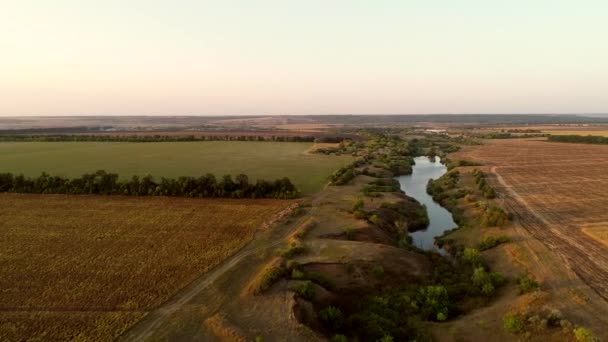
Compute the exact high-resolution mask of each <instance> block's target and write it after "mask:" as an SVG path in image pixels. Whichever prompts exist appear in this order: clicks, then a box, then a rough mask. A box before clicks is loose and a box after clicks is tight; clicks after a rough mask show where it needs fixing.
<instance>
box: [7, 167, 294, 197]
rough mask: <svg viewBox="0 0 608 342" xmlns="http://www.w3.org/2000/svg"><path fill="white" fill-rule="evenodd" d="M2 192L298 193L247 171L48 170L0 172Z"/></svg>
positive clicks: (281, 181) (282, 182)
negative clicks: (67, 173) (124, 175)
mask: <svg viewBox="0 0 608 342" xmlns="http://www.w3.org/2000/svg"><path fill="white" fill-rule="evenodd" d="M0 192H16V193H43V194H97V195H127V196H179V197H224V198H277V199H286V198H295V197H297V196H298V194H299V193H298V191H297V189H296V187H295V186H294V185H293V183H292V182H291V181H290V180H289V178H287V177H283V178H280V179H276V180H274V181H266V180H257V181H256V182H255V183H252V182H249V178H248V177H247V175H244V174H239V175H237V176H236V177H235V178H234V180H233V179H232V176H230V175H225V176H223V177H222V178H221V179H216V177H215V176H214V175H213V174H206V175H204V176H200V177H186V176H182V177H179V178H177V179H168V178H164V177H163V178H161V179H160V181H156V180H155V179H154V178H153V177H152V176H150V175H147V176H144V177H141V178H140V177H139V176H133V177H132V178H131V179H128V180H123V179H120V177H119V175H118V174H116V173H109V172H106V171H104V170H99V171H97V172H95V173H87V174H84V175H82V176H81V177H79V178H73V179H69V178H65V177H61V176H52V175H49V174H47V173H45V172H43V173H42V174H41V175H40V176H38V177H36V178H29V177H25V176H24V175H22V174H20V175H13V174H12V173H0Z"/></svg>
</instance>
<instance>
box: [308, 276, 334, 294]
mask: <svg viewBox="0 0 608 342" xmlns="http://www.w3.org/2000/svg"><path fill="white" fill-rule="evenodd" d="M304 278H305V279H308V280H311V281H312V282H313V283H315V284H319V285H321V286H323V287H324V288H326V289H328V290H331V289H333V288H334V284H333V283H332V282H331V280H329V279H327V278H326V277H324V276H323V275H322V274H321V273H318V272H307V273H305V274H304Z"/></svg>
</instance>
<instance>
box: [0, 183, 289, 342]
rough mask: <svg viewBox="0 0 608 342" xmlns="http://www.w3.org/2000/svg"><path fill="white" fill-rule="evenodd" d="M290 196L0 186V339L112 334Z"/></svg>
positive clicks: (218, 257)
mask: <svg viewBox="0 0 608 342" xmlns="http://www.w3.org/2000/svg"><path fill="white" fill-rule="evenodd" d="M292 203H293V202H292V201H283V200H228V199H186V198H163V197H139V198H137V197H122V196H65V195H31V194H0V274H2V276H1V277H0V340H29V339H40V340H66V339H72V338H76V339H82V340H112V339H114V338H115V337H117V336H118V335H119V334H121V333H122V332H123V331H125V330H126V329H127V328H128V327H130V326H131V325H133V324H134V323H135V322H136V321H137V320H139V319H140V318H142V317H143V316H144V315H145V314H146V313H147V312H148V311H150V310H152V309H153V308H155V307H157V306H158V305H160V304H161V303H163V302H164V301H166V300H168V299H169V298H170V297H171V295H172V294H174V293H175V292H176V291H177V290H179V289H181V288H183V287H184V286H186V285H187V284H188V283H190V282H192V281H193V280H194V279H195V278H197V277H198V276H200V275H201V274H202V273H203V272H205V271H207V270H209V269H210V268H211V267H213V266H215V265H217V264H219V263H220V262H221V261H222V260H224V259H225V258H227V257H228V256H230V255H232V254H234V253H235V252H236V251H237V250H238V249H239V248H241V247H243V246H244V245H245V244H246V243H247V242H248V241H250V240H251V239H252V238H253V235H254V233H255V231H256V229H257V228H258V227H260V226H262V225H263V224H264V222H268V221H269V220H271V218H272V217H274V216H276V215H278V214H279V213H280V212H281V211H283V210H285V209H286V208H287V207H288V206H290V204H292Z"/></svg>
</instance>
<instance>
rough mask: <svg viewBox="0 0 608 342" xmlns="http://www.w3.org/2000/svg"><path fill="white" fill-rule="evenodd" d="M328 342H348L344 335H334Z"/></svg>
mask: <svg viewBox="0 0 608 342" xmlns="http://www.w3.org/2000/svg"><path fill="white" fill-rule="evenodd" d="M329 342H348V338H346V336H344V335H339V334H336V335H334V336H333V337H332V338H331V339H330V340H329Z"/></svg>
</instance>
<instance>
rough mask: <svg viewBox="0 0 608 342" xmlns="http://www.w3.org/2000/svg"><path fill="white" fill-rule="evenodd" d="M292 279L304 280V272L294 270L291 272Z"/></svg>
mask: <svg viewBox="0 0 608 342" xmlns="http://www.w3.org/2000/svg"><path fill="white" fill-rule="evenodd" d="M291 278H292V279H302V278H304V272H302V271H300V270H298V269H296V268H294V269H293V270H291Z"/></svg>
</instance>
